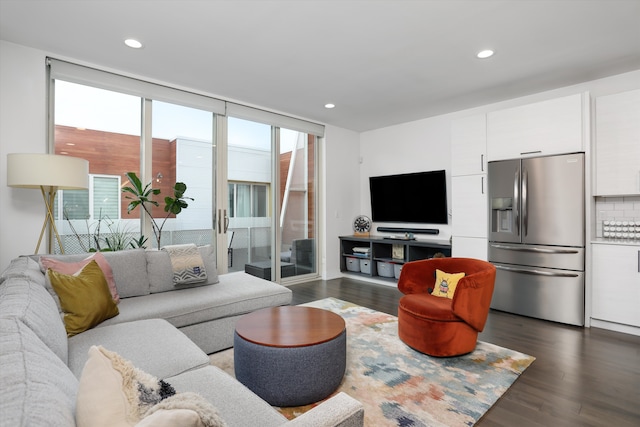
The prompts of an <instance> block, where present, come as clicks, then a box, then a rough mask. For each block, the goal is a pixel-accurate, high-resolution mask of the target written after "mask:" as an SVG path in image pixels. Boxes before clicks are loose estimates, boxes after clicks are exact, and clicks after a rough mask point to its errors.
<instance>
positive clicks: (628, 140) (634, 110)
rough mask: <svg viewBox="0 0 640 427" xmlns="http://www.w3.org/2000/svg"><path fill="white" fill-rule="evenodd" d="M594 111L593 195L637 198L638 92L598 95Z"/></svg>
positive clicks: (639, 159) (639, 170) (639, 167)
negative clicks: (594, 169)
mask: <svg viewBox="0 0 640 427" xmlns="http://www.w3.org/2000/svg"><path fill="white" fill-rule="evenodd" d="M595 109H596V112H595V116H596V126H595V127H596V132H595V134H596V136H595V159H596V190H595V195H596V196H617V195H640V89H637V90H632V91H628V92H622V93H617V94H614V95H607V96H599V97H598V98H596V106H595Z"/></svg>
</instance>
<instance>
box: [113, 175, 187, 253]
mask: <svg viewBox="0 0 640 427" xmlns="http://www.w3.org/2000/svg"><path fill="white" fill-rule="evenodd" d="M126 175H127V178H129V182H130V183H131V186H125V187H123V188H122V192H123V193H126V195H125V197H126V198H127V199H131V202H130V203H129V206H128V207H127V213H129V212H131V211H132V210H134V209H135V208H137V207H138V206H141V207H142V209H143V210H144V212H145V213H146V214H147V216H148V217H149V219H150V220H151V228H152V229H153V234H154V236H155V238H156V243H157V245H158V249H159V248H160V239H161V238H162V228H163V227H164V225H165V223H166V222H167V219H169V217H170V216H171V215H178V214H179V213H180V212H182V210H183V209H186V208H187V207H188V206H189V204H188V203H187V202H186V201H187V200H193V199H192V198H191V197H185V195H184V193H185V192H186V191H187V185H186V184H185V183H184V182H176V183H175V185H174V186H173V197H170V196H166V197H165V198H164V211H165V212H166V213H167V214H166V216H165V217H164V219H163V220H162V222H161V223H160V224H158V223H157V222H156V219H155V218H154V217H153V215H152V214H151V210H150V208H149V205H153V206H160V204H159V203H158V202H157V201H155V200H153V198H152V197H153V196H157V195H159V194H160V189H159V188H152V187H151V182H149V183H148V184H146V185H144V186H143V185H142V181H141V180H140V178H138V176H137V175H136V173H135V172H127V174H126Z"/></svg>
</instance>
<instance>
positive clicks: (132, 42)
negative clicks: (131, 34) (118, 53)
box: [124, 39, 142, 49]
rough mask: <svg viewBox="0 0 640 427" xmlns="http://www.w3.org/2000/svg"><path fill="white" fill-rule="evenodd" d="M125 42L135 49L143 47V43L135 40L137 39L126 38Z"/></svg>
mask: <svg viewBox="0 0 640 427" xmlns="http://www.w3.org/2000/svg"><path fill="white" fill-rule="evenodd" d="M124 44H126V45H127V46H129V47H132V48H134V49H140V48H141V47H142V43H140V42H139V41H138V40H135V39H126V40H125V41H124Z"/></svg>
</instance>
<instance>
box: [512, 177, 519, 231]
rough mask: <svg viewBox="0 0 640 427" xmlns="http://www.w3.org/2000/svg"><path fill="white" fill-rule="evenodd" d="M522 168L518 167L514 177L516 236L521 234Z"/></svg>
mask: <svg viewBox="0 0 640 427" xmlns="http://www.w3.org/2000/svg"><path fill="white" fill-rule="evenodd" d="M519 198H520V168H518V169H516V174H515V177H514V179H513V210H514V212H513V213H514V216H515V222H516V236H519V235H520V215H519V211H518V206H519V204H520V200H519Z"/></svg>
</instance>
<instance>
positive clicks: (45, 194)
mask: <svg viewBox="0 0 640 427" xmlns="http://www.w3.org/2000/svg"><path fill="white" fill-rule="evenodd" d="M47 188H48V190H45V187H44V186H40V191H41V192H42V198H43V199H44V205H45V207H46V208H47V212H46V213H45V217H44V222H43V223H42V230H40V237H39V238H38V244H37V245H36V251H35V252H34V253H35V254H37V253H38V251H39V250H40V244H41V243H42V237H43V236H44V231H45V230H48V235H47V253H49V254H50V253H52V252H53V235H55V237H56V240H57V241H58V246H59V247H60V252H61V253H63V254H64V248H63V247H62V240H61V239H60V234H58V228H57V227H56V222H55V220H54V219H53V209H52V207H53V202H54V201H55V199H56V193H57V192H58V187H47ZM47 226H48V227H47Z"/></svg>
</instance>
